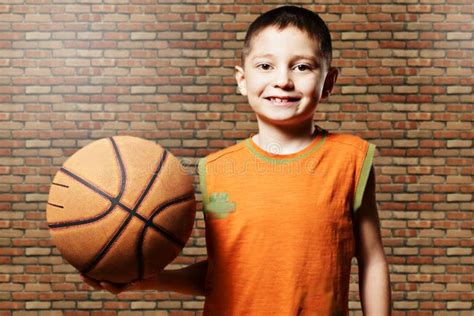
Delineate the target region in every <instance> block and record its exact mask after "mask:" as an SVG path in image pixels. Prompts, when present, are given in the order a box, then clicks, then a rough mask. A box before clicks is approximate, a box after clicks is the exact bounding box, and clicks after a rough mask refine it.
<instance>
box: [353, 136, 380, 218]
mask: <svg viewBox="0 0 474 316" xmlns="http://www.w3.org/2000/svg"><path fill="white" fill-rule="evenodd" d="M374 153H375V145H374V144H370V143H369V147H368V148H367V154H366V155H365V159H364V163H363V164H362V170H361V171H360V175H359V182H357V187H356V191H355V197H354V206H353V213H354V214H355V213H356V212H357V210H358V209H359V208H360V206H361V205H362V198H363V197H364V191H365V186H366V185H367V180H368V179H369V174H370V169H371V167H372V161H373V159H374Z"/></svg>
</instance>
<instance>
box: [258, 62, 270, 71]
mask: <svg viewBox="0 0 474 316" xmlns="http://www.w3.org/2000/svg"><path fill="white" fill-rule="evenodd" d="M257 68H259V69H262V70H269V69H270V64H267V63H261V64H258V65H257Z"/></svg>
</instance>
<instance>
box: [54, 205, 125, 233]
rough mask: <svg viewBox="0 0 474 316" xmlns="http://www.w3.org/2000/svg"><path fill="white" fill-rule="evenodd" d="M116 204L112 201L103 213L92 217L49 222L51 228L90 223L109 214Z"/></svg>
mask: <svg viewBox="0 0 474 316" xmlns="http://www.w3.org/2000/svg"><path fill="white" fill-rule="evenodd" d="M115 206H117V205H116V204H115V203H112V205H110V207H109V208H108V209H107V210H106V211H105V212H103V213H102V214H99V215H97V216H94V217H91V218H85V219H80V220H77V221H67V222H56V223H50V224H48V227H49V228H50V229H56V228H67V227H71V226H78V225H85V224H90V223H93V222H96V221H98V220H100V219H102V218H103V217H105V216H106V215H107V214H109V213H110V212H111V211H112V210H113V209H114V208H115Z"/></svg>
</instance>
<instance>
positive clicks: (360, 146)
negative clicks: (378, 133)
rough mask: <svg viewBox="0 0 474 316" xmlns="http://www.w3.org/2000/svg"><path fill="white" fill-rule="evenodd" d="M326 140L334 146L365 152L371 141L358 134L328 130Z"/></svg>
mask: <svg viewBox="0 0 474 316" xmlns="http://www.w3.org/2000/svg"><path fill="white" fill-rule="evenodd" d="M326 140H327V142H329V144H330V145H331V146H333V147H338V148H341V149H346V150H352V151H354V150H355V151H361V152H364V151H366V150H367V147H368V145H369V142H368V141H366V140H365V139H363V138H361V137H359V136H357V135H353V134H347V133H335V132H328V133H327V136H326Z"/></svg>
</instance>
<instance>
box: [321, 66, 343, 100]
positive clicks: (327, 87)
mask: <svg viewBox="0 0 474 316" xmlns="http://www.w3.org/2000/svg"><path fill="white" fill-rule="evenodd" d="M338 75H339V71H338V70H337V69H336V68H334V67H331V68H329V71H328V73H327V74H326V80H324V87H323V93H322V94H321V99H326V98H327V97H329V95H331V91H332V88H333V87H334V84H335V83H336V80H337V76H338Z"/></svg>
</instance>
